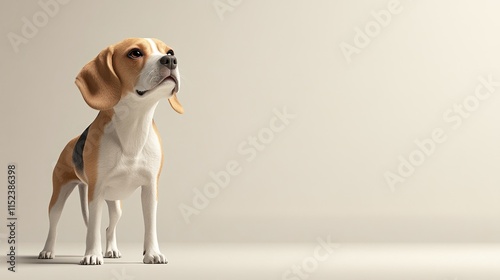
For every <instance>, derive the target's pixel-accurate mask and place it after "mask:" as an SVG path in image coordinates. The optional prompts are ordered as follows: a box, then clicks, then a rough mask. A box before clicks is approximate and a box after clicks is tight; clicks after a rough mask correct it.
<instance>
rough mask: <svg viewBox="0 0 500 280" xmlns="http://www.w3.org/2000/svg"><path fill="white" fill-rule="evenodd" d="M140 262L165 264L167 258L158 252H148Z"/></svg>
mask: <svg viewBox="0 0 500 280" xmlns="http://www.w3.org/2000/svg"><path fill="white" fill-rule="evenodd" d="M142 262H144V263H147V264H166V263H168V260H167V258H166V257H165V256H164V255H163V254H162V253H160V252H155V251H149V252H146V253H145V254H144V259H143V260H142Z"/></svg>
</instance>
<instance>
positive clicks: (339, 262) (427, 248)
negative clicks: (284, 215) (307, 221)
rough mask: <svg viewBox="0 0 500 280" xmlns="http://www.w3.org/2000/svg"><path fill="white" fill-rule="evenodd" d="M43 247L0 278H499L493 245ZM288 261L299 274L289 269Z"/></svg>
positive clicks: (498, 252)
mask: <svg viewBox="0 0 500 280" xmlns="http://www.w3.org/2000/svg"><path fill="white" fill-rule="evenodd" d="M41 246H42V245H41V244H36V245H35V244H31V245H28V244H24V245H23V246H22V249H20V251H19V252H18V263H17V270H18V272H16V273H10V272H7V267H6V265H5V258H3V260H2V265H1V266H2V271H1V272H0V279H34V280H36V279H69V280H77V279H105V280H134V279H136V280H139V279H199V280H210V279H219V280H220V279H232V280H240V279H252V280H259V279H276V280H279V279H291V280H292V279H293V280H303V279H340V280H377V279H381V280H382V279H383V280H392V279H394V280H396V279H397V280H419V279H421V280H424V279H425V280H468V279H470V280H486V279H488V280H498V279H500V245H498V244H376V245H374V244H339V245H338V247H336V248H335V249H334V250H333V252H332V254H330V255H328V258H326V259H325V260H324V261H321V260H316V261H314V260H312V258H314V255H315V253H314V252H315V250H316V248H317V247H318V243H311V244H162V246H161V247H162V250H163V252H164V253H165V254H166V255H167V258H168V259H169V264H167V265H145V264H142V262H141V261H142V256H141V254H142V253H141V251H142V246H141V244H122V245H121V248H120V250H121V252H122V254H123V258H121V259H111V260H110V259H106V260H105V264H104V265H102V266H80V265H78V262H79V260H80V258H81V256H80V254H81V253H82V252H83V249H84V246H83V245H82V244H78V245H74V244H59V247H58V250H57V252H58V253H59V254H58V256H57V257H56V259H54V260H38V259H37V258H36V254H37V253H38V251H39V249H40V248H41ZM324 252H325V251H320V253H321V254H323V255H325V253H324ZM4 256H5V255H4ZM315 262H316V264H317V267H314V266H315ZM294 265H297V266H301V271H302V273H305V274H302V275H299V274H295V275H294V274H291V273H290V274H287V273H286V272H287V271H288V270H290V269H291V268H292V266H294ZM304 265H306V266H308V267H309V268H308V270H309V272H307V271H305V270H304V268H303V266H304ZM5 276H7V277H5ZM159 277H161V278H159Z"/></svg>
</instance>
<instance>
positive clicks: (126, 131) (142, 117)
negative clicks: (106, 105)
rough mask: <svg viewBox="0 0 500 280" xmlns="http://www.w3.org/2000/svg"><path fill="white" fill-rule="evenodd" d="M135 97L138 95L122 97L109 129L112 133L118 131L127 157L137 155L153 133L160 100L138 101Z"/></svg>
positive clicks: (120, 142) (117, 135)
mask: <svg viewBox="0 0 500 280" xmlns="http://www.w3.org/2000/svg"><path fill="white" fill-rule="evenodd" d="M134 98H136V97H134V96H132V97H130V98H127V97H125V98H122V100H120V102H118V104H116V105H115V107H114V108H113V111H114V112H113V113H114V114H113V117H112V118H111V122H110V123H109V130H108V132H110V133H116V137H117V138H118V142H119V144H120V146H121V147H122V151H123V155H124V156H127V157H135V156H137V155H138V154H139V153H140V152H141V151H142V149H143V148H144V145H145V144H146V141H147V140H148V139H149V136H150V133H152V129H153V126H152V125H153V115H154V112H155V110H156V106H157V105H158V102H159V100H144V101H145V102H137V101H134V100H133V99H134ZM113 131H114V132H113Z"/></svg>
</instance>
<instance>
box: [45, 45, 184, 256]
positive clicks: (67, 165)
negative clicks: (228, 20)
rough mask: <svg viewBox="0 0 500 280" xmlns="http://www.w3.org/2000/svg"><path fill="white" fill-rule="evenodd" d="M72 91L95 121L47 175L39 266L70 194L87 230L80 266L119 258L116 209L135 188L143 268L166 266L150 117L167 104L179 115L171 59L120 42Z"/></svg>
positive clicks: (166, 53) (164, 51) (162, 50)
mask: <svg viewBox="0 0 500 280" xmlns="http://www.w3.org/2000/svg"><path fill="white" fill-rule="evenodd" d="M75 83H76V85H77V86H78V89H79V90H80V92H81V94H82V96H83V99H84V100H85V102H86V103H87V104H88V105H89V106H90V107H92V108H94V109H96V110H99V114H98V115H97V117H96V118H95V120H94V121H93V122H92V123H91V124H90V125H89V126H88V127H87V128H86V129H85V130H84V131H83V133H82V134H81V135H80V136H78V137H76V138H74V139H73V140H71V141H69V143H68V144H67V145H66V147H65V148H64V150H63V151H62V153H61V155H60V157H59V160H58V161H57V164H56V166H55V168H54V172H53V175H52V181H53V192H52V198H51V200H50V204H49V220H50V229H49V233H48V237H47V241H46V243H45V247H44V248H43V251H42V252H41V253H40V254H39V256H38V258H40V259H52V258H54V245H55V239H56V228H57V223H58V221H59V218H60V216H61V212H62V210H63V207H64V203H65V201H66V199H67V198H68V196H69V195H70V193H71V192H72V191H73V189H74V188H75V187H76V186H78V188H79V191H80V201H81V208H82V213H83V219H84V221H85V224H86V226H87V238H86V250H85V256H84V257H83V259H82V260H81V262H80V264H83V265H100V264H102V263H103V257H107V258H120V257H121V253H120V251H119V250H118V248H117V245H116V224H117V223H118V220H119V219H120V216H121V202H120V201H121V200H123V199H125V198H126V197H127V196H129V195H130V194H132V193H133V192H134V191H135V190H136V189H137V188H138V187H141V200H142V211H143V216H144V225H145V236H144V252H143V255H144V259H143V262H144V263H154V264H163V263H167V259H166V258H165V256H164V255H163V254H162V253H161V252H160V248H159V246H158V239H157V233H156V207H157V199H158V189H157V187H158V179H159V176H160V172H161V168H162V164H163V153H162V146H161V139H160V135H159V134H158V129H157V127H156V125H155V122H154V120H153V115H154V111H155V108H156V106H157V105H158V102H159V101H160V100H162V99H163V98H168V101H169V103H170V105H171V106H172V108H173V109H174V110H175V111H176V112H177V113H180V114H182V113H183V112H184V109H183V108H182V106H181V104H180V103H179V101H178V99H177V92H178V91H179V86H180V75H179V68H178V67H177V59H176V57H175V56H174V51H173V50H172V49H171V48H170V47H169V46H167V45H166V44H165V43H163V42H162V41H160V40H157V39H150V38H130V39H125V40H123V41H122V42H119V43H117V44H115V45H112V46H110V47H108V48H106V49H104V50H102V51H101V52H100V53H99V54H98V55H97V57H95V58H94V59H93V60H92V61H90V62H89V63H88V64H87V65H85V66H84V67H83V68H82V70H81V71H80V73H79V74H78V76H77V77H76V82H75ZM105 202H106V203H107V205H108V210H109V227H108V228H107V229H106V251H105V252H104V256H103V251H102V249H101V234H100V225H101V212H102V209H103V206H104V203H105Z"/></svg>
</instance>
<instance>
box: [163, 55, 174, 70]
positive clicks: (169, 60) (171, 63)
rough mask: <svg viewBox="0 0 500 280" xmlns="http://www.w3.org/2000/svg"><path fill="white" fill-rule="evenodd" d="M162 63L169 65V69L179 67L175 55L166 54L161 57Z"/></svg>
mask: <svg viewBox="0 0 500 280" xmlns="http://www.w3.org/2000/svg"><path fill="white" fill-rule="evenodd" d="M160 63H161V64H162V65H165V66H167V68H168V69H170V70H174V69H175V68H176V67H177V58H175V56H173V55H166V56H163V57H162V58H160Z"/></svg>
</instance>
